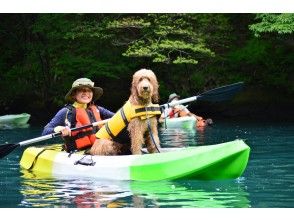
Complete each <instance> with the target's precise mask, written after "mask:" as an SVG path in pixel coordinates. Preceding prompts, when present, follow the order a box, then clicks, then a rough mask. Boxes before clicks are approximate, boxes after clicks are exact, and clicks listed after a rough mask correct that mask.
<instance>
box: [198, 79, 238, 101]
mask: <svg viewBox="0 0 294 220" xmlns="http://www.w3.org/2000/svg"><path fill="white" fill-rule="evenodd" d="M243 85H244V82H238V83H234V84H230V85H226V86H222V87H219V88H216V89H212V90H209V91H206V92H204V93H202V94H200V95H199V96H198V98H197V100H201V101H208V102H222V101H227V100H230V99H232V98H233V96H234V95H236V94H237V92H239V91H240V90H241V89H242V88H243Z"/></svg>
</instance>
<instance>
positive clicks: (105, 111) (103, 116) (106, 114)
mask: <svg viewBox="0 0 294 220" xmlns="http://www.w3.org/2000/svg"><path fill="white" fill-rule="evenodd" d="M98 109H99V112H100V116H101V119H102V120H104V119H108V118H111V117H112V116H113V115H114V113H113V112H112V111H109V110H108V109H106V108H103V107H101V106H98Z"/></svg>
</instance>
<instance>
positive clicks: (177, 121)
mask: <svg viewBox="0 0 294 220" xmlns="http://www.w3.org/2000/svg"><path fill="white" fill-rule="evenodd" d="M165 123H166V125H165ZM162 126H163V127H166V128H183V129H195V127H196V118H195V117H192V116H184V117H178V118H167V119H165V121H164V122H163V123H162Z"/></svg>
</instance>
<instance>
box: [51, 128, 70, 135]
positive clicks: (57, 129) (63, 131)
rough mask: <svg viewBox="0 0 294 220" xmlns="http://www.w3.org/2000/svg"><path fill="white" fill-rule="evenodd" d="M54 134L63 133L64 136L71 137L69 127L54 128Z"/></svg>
mask: <svg viewBox="0 0 294 220" xmlns="http://www.w3.org/2000/svg"><path fill="white" fill-rule="evenodd" d="M54 132H61V135H62V136H71V130H70V128H69V127H67V126H66V127H64V126H57V127H55V128H54Z"/></svg>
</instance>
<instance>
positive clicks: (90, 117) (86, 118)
mask: <svg viewBox="0 0 294 220" xmlns="http://www.w3.org/2000/svg"><path fill="white" fill-rule="evenodd" d="M66 107H67V108H68V112H67V115H66V117H65V121H66V124H69V125H70V126H69V127H71V128H74V127H81V126H84V125H88V124H92V123H94V122H96V121H101V117H100V113H99V109H98V108H97V107H96V106H95V105H90V106H88V107H86V108H85V107H81V106H76V105H68V106H66ZM96 132H97V129H96V128H87V129H83V130H80V131H75V132H72V133H71V136H66V137H64V139H65V150H66V151H68V152H71V151H74V150H81V149H84V148H87V147H91V146H92V145H93V144H94V142H95V140H96V137H95V133H96Z"/></svg>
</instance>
